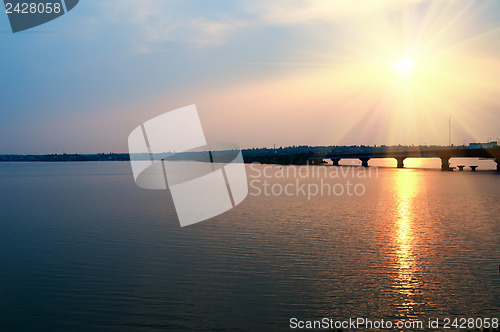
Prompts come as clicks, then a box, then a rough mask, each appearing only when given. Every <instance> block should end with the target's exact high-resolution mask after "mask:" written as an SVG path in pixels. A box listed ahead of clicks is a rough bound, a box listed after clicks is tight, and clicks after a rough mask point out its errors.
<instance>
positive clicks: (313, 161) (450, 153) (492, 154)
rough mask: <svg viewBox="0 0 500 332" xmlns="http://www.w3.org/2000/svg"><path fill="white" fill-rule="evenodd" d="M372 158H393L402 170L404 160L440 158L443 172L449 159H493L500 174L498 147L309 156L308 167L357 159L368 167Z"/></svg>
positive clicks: (499, 150)
mask: <svg viewBox="0 0 500 332" xmlns="http://www.w3.org/2000/svg"><path fill="white" fill-rule="evenodd" d="M374 158H394V159H396V160H397V167H398V168H404V161H405V159H406V158H440V159H441V169H442V170H444V171H448V170H452V168H451V167H450V159H451V158H484V159H494V161H495V162H496V163H497V171H498V172H500V146H499V147H491V148H470V147H457V148H449V149H439V150H423V149H419V150H411V149H407V150H406V151H386V152H367V153H340V154H334V153H332V154H328V155H325V156H311V157H309V158H308V163H309V164H310V165H319V164H322V163H324V162H325V159H330V160H331V161H332V162H333V165H334V166H339V162H340V160H342V159H359V160H361V165H362V166H364V167H368V161H369V160H370V159H374Z"/></svg>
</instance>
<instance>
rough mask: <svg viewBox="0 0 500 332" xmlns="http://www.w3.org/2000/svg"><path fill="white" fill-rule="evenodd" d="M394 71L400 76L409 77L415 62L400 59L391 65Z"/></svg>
mask: <svg viewBox="0 0 500 332" xmlns="http://www.w3.org/2000/svg"><path fill="white" fill-rule="evenodd" d="M392 68H393V69H394V71H395V72H396V73H397V74H398V75H400V76H409V75H411V74H412V73H413V70H414V69H415V62H413V61H412V60H408V59H401V60H398V61H396V62H394V64H393V65H392Z"/></svg>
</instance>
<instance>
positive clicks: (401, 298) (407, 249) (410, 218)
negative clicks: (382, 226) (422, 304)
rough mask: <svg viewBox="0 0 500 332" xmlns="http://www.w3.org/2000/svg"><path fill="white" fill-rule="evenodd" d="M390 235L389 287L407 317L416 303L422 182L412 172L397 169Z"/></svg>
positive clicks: (403, 314) (402, 312) (402, 313)
mask: <svg viewBox="0 0 500 332" xmlns="http://www.w3.org/2000/svg"><path fill="white" fill-rule="evenodd" d="M394 186H395V195H394V199H395V203H396V210H395V214H394V219H395V220H394V222H395V225H394V226H395V227H394V237H393V243H394V248H395V252H394V255H395V259H396V261H395V269H396V274H395V278H394V286H393V288H394V289H395V290H396V292H397V295H396V296H395V298H396V299H397V301H398V302H399V303H398V307H399V308H400V310H401V312H400V314H401V315H402V316H405V317H408V316H411V314H412V311H413V307H414V305H415V304H416V303H415V301H414V295H415V293H416V289H417V288H418V286H419V280H418V276H417V275H416V274H417V270H418V264H417V262H416V256H417V254H418V252H417V251H418V249H417V247H416V240H415V237H416V236H415V225H414V221H415V212H416V204H415V198H416V197H417V195H418V193H419V191H420V189H421V186H422V184H421V183H420V180H419V177H418V175H417V174H416V172H413V171H404V172H398V173H397V175H396V177H395V183H394Z"/></svg>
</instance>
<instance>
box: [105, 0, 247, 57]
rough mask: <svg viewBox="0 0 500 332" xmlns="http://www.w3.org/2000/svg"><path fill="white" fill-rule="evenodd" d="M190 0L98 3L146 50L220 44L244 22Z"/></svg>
mask: <svg viewBox="0 0 500 332" xmlns="http://www.w3.org/2000/svg"><path fill="white" fill-rule="evenodd" d="M189 4H190V2H189V1H184V2H183V1H176V0H148V1H134V0H108V1H102V2H99V3H98V4H97V6H99V8H100V10H101V11H103V12H105V15H104V16H106V17H108V18H110V19H111V21H112V22H113V23H115V24H117V25H118V26H123V28H124V29H127V31H130V32H131V35H130V38H131V41H130V42H131V44H132V45H134V49H135V50H136V51H138V52H141V53H147V52H150V51H152V50H154V49H155V48H157V47H159V46H161V45H163V44H165V43H168V42H180V43H188V44H191V45H194V46H197V47H202V46H210V45H220V44H223V43H225V42H226V41H227V40H228V38H230V37H231V35H232V34H233V33H234V32H235V31H236V30H237V29H238V28H240V27H242V26H244V25H245V22H243V21H239V20H237V19H234V18H230V17H227V16H226V15H224V14H222V13H220V14H219V13H217V12H214V11H206V12H204V10H203V6H198V7H197V8H195V9H193V8H192V6H190V5H189Z"/></svg>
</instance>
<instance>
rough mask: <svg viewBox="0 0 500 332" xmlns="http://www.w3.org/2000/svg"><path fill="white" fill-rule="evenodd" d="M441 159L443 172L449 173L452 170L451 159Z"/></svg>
mask: <svg viewBox="0 0 500 332" xmlns="http://www.w3.org/2000/svg"><path fill="white" fill-rule="evenodd" d="M439 158H441V170H443V171H449V170H450V157H439Z"/></svg>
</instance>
